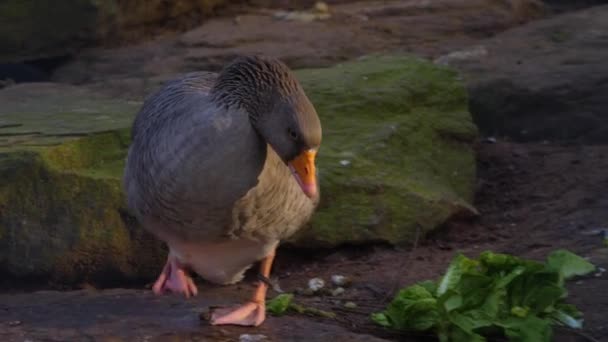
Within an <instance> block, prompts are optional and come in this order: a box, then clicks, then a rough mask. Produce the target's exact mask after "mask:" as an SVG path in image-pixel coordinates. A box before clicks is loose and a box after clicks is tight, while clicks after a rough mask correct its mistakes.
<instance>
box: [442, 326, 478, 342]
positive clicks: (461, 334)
mask: <svg viewBox="0 0 608 342" xmlns="http://www.w3.org/2000/svg"><path fill="white" fill-rule="evenodd" d="M446 341H450V342H485V341H486V339H485V338H484V337H483V336H481V335H479V334H477V333H474V332H472V331H465V330H463V329H461V328H460V327H458V326H456V327H453V328H452V330H451V331H450V334H449V338H448V339H447V340H446Z"/></svg>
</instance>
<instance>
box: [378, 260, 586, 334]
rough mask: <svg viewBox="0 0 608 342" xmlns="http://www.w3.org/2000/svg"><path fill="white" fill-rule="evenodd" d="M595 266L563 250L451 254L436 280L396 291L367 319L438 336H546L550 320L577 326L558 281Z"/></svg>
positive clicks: (574, 311)
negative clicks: (533, 255)
mask: <svg viewBox="0 0 608 342" xmlns="http://www.w3.org/2000/svg"><path fill="white" fill-rule="evenodd" d="M594 270H595V266H594V265H592V264H591V263H589V262H588V261H587V260H585V259H583V258H581V257H579V256H577V255H575V254H573V253H571V252H569V251H566V250H557V251H555V252H553V253H551V254H550V255H549V256H548V258H547V261H546V262H545V263H539V262H536V261H532V260H525V259H521V258H518V257H515V256H511V255H507V254H498V253H493V252H489V251H486V252H484V253H482V254H481V255H480V257H479V258H478V259H470V258H467V257H465V256H464V255H461V254H459V255H457V256H456V257H455V258H454V260H453V261H452V262H451V264H450V265H449V267H448V269H447V271H446V273H445V274H444V275H443V277H441V279H439V281H437V282H434V281H424V282H421V283H417V284H415V285H412V286H409V287H407V288H404V289H402V290H400V291H399V293H398V294H397V295H396V296H395V298H394V299H393V301H392V302H391V303H390V304H389V305H388V306H387V308H386V309H385V310H384V311H382V312H378V313H374V314H372V320H373V321H375V322H376V323H377V324H379V325H382V326H384V327H387V328H391V329H397V330H401V331H434V332H435V333H436V334H437V336H438V337H439V339H440V341H456V342H460V341H462V342H465V341H467V342H468V341H474V342H476V341H485V340H486V339H485V337H484V336H488V335H492V334H496V333H503V334H504V335H506V336H507V337H508V338H509V340H511V341H521V342H542V341H550V340H551V334H552V329H551V326H552V325H553V324H560V325H565V326H568V327H571V328H581V327H582V324H583V319H582V314H581V313H580V312H579V311H578V310H577V309H576V307H574V306H573V305H569V304H566V303H565V298H566V296H567V292H566V289H565V287H564V282H565V281H566V280H567V279H569V278H571V277H574V276H581V275H585V274H588V273H590V272H593V271H594Z"/></svg>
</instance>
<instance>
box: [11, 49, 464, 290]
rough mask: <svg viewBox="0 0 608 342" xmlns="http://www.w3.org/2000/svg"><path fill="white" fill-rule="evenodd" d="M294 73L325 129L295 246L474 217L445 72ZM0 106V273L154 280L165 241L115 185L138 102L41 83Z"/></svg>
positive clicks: (365, 66)
mask: <svg viewBox="0 0 608 342" xmlns="http://www.w3.org/2000/svg"><path fill="white" fill-rule="evenodd" d="M297 74H298V76H299V78H300V79H301V81H302V84H303V86H304V87H305V89H306V91H307V93H308V95H309V96H310V98H311V100H312V101H313V103H314V104H315V106H316V108H317V111H318V112H319V114H320V116H321V120H322V123H323V131H324V132H323V133H324V140H323V145H322V148H321V150H320V152H319V160H318V163H319V173H320V175H319V177H320V181H321V193H322V198H323V200H322V203H321V205H320V208H319V210H318V212H317V213H316V214H315V216H314V218H313V220H312V222H311V224H310V227H309V228H308V229H306V230H305V231H303V232H302V233H301V234H299V235H298V236H297V237H296V238H294V239H293V240H292V241H291V242H292V243H295V244H297V245H300V246H336V245H339V244H344V243H364V242H369V241H386V242H390V243H395V244H397V243H406V242H410V241H412V240H413V239H414V238H415V236H416V235H417V234H418V233H417V232H419V233H420V236H423V234H424V233H426V232H428V231H429V230H431V229H433V228H435V227H437V226H439V225H441V224H442V223H444V222H445V221H446V220H447V219H449V218H450V217H452V216H453V215H457V214H462V213H465V214H471V213H474V212H475V210H474V208H472V207H471V205H470V203H471V201H472V197H473V183H474V180H475V160H474V153H473V150H472V147H471V146H472V142H473V140H474V139H475V137H476V129H475V127H474V125H473V124H472V123H471V118H470V115H469V113H468V111H467V105H466V103H467V99H466V93H465V91H464V88H463V86H462V84H461V83H460V81H459V80H458V79H457V76H456V74H455V73H454V72H453V71H451V70H448V69H444V68H438V67H436V66H434V65H432V64H431V63H429V62H426V61H423V60H419V59H414V58H409V57H368V58H366V59H362V60H359V61H354V62H351V63H347V64H343V65H340V66H335V67H333V68H328V69H314V70H299V71H297ZM0 103H2V107H0V271H3V272H4V274H5V275H11V276H17V277H31V276H38V277H49V276H50V277H52V278H53V279H54V280H55V281H57V282H61V283H67V284H73V283H75V282H79V281H84V280H89V281H93V282H97V283H106V284H108V283H110V282H119V281H125V280H137V279H150V278H152V277H153V276H155V275H156V274H157V272H158V271H159V267H161V265H162V262H163V261H164V260H163V259H164V257H165V254H164V247H163V245H162V244H161V243H160V242H159V241H156V240H155V239H154V238H152V237H151V236H150V235H149V234H147V233H145V232H144V231H143V229H141V227H139V226H138V225H137V223H136V222H135V221H134V220H133V219H132V217H131V216H129V215H128V214H127V210H126V207H125V198H124V194H123V192H122V188H121V175H122V169H123V166H124V159H125V156H126V152H127V148H128V145H129V126H130V124H131V121H132V119H133V116H134V114H135V113H136V111H137V110H138V108H139V106H140V105H141V103H132V102H128V101H125V100H120V99H112V98H107V97H103V96H100V95H97V94H94V93H92V92H91V91H89V90H86V89H85V88H80V87H74V86H68V85H60V84H45V83H39V84H23V85H17V86H13V87H8V88H5V89H3V90H0Z"/></svg>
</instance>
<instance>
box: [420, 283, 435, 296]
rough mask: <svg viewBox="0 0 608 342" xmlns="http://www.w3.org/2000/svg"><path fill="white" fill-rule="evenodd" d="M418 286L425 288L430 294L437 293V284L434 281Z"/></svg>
mask: <svg viewBox="0 0 608 342" xmlns="http://www.w3.org/2000/svg"><path fill="white" fill-rule="evenodd" d="M418 285H420V286H422V287H424V288H425V289H426V290H427V291H429V293H437V282H434V281H432V280H425V281H421V282H419V283H418Z"/></svg>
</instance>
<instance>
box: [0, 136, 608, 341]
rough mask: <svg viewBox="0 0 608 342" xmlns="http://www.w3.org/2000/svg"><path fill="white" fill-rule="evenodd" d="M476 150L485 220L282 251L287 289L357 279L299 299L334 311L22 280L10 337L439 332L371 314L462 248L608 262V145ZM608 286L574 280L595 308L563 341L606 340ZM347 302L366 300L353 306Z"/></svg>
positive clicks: (239, 290)
mask: <svg viewBox="0 0 608 342" xmlns="http://www.w3.org/2000/svg"><path fill="white" fill-rule="evenodd" d="M478 156H479V157H478V159H479V162H478V164H479V174H478V178H479V184H478V186H479V188H478V194H477V201H476V202H477V203H476V205H477V207H478V209H479V210H480V212H481V216H480V217H479V218H478V219H475V220H473V221H470V220H468V221H453V222H451V223H450V224H448V225H446V227H442V228H441V229H440V230H439V231H438V232H437V233H436V234H434V235H433V236H431V237H428V238H425V239H422V238H421V239H420V240H419V241H418V243H417V244H416V245H414V246H405V247H403V248H391V247H387V246H365V247H345V248H343V249H340V250H332V251H318V250H310V251H303V250H291V249H284V250H281V251H279V257H278V260H277V262H276V265H275V270H274V272H273V276H274V277H276V278H278V280H279V283H280V286H281V288H282V289H283V290H284V291H289V292H292V291H295V290H296V289H297V288H305V287H306V284H307V282H308V280H309V279H310V278H312V277H321V278H323V279H325V280H326V281H328V280H329V279H330V277H331V275H333V274H341V275H345V276H348V277H350V278H351V279H352V284H351V285H350V286H349V287H347V288H346V291H345V292H344V293H343V294H341V295H337V296H331V295H327V296H306V295H304V294H301V295H296V297H295V300H296V301H297V302H298V303H300V304H303V305H306V306H309V307H314V308H317V309H322V310H326V311H332V312H335V313H336V314H337V317H336V318H335V319H331V318H322V317H315V316H306V315H298V314H290V315H287V316H283V317H270V318H269V319H268V320H267V321H266V323H265V324H264V326H262V327H260V328H240V327H211V326H209V325H208V324H207V323H206V322H205V321H204V320H201V319H199V316H200V314H201V313H203V312H204V311H205V310H206V309H207V308H208V307H209V306H213V305H229V304H236V303H237V302H239V301H242V300H245V299H246V298H247V297H248V296H249V294H250V291H252V290H253V279H251V277H249V278H247V279H246V280H245V281H244V282H242V283H240V284H238V285H234V286H228V287H215V286H211V285H208V284H204V283H202V284H201V285H200V287H199V289H200V290H201V291H200V294H199V296H198V297H196V298H194V299H189V300H186V299H183V298H178V297H173V296H166V297H155V296H153V295H152V293H151V291H149V290H148V289H145V288H144V287H145V285H143V284H142V285H141V286H140V287H139V288H136V289H102V290H100V289H93V288H86V289H83V290H78V291H35V292H31V291H30V292H23V291H19V289H14V290H12V291H5V292H4V293H2V294H0V341H239V340H241V341H246V340H249V341H255V340H256V339H257V340H263V341H327V340H335V341H344V340H351V341H375V340H383V339H384V340H394V341H397V340H399V341H425V340H431V341H432V339H431V338H430V336H422V335H418V336H416V335H410V334H395V333H391V332H387V331H384V330H382V329H380V328H378V327H376V326H374V325H373V324H372V323H371V322H370V320H369V315H370V313H372V312H375V311H378V310H381V309H382V307H383V306H384V305H386V303H387V302H388V301H390V298H391V294H393V293H394V292H395V291H396V290H397V289H398V288H399V287H402V286H406V285H408V284H411V283H413V282H416V281H420V280H424V279H429V278H435V277H437V276H438V275H440V274H441V273H442V272H443V271H444V270H445V268H446V267H447V265H448V263H449V261H450V259H451V258H452V257H453V256H454V254H455V253H456V252H458V251H462V252H464V253H465V254H467V255H470V256H475V255H476V254H478V253H479V252H481V251H483V250H493V251H498V252H508V253H513V254H516V255H520V256H524V257H529V258H537V259H542V258H544V257H545V256H546V255H547V253H548V252H550V251H552V250H554V249H557V248H567V249H569V250H571V251H573V252H576V253H578V254H580V255H583V256H586V257H589V258H590V260H591V261H592V262H593V263H595V264H596V265H597V266H600V267H603V268H608V247H605V246H604V245H603V244H602V238H601V236H600V231H601V230H602V229H604V228H606V225H607V224H608V197H606V196H605V189H606V188H607V186H608V175H607V174H606V172H605V170H606V168H607V167H608V146H565V145H556V144H517V143H509V142H501V141H499V142H497V143H481V144H480V145H479V151H478ZM160 266H161V265H159V267H160ZM607 288H608V275H606V273H604V274H601V275H597V276H596V275H592V276H589V277H586V278H584V279H581V280H578V281H576V282H573V283H571V284H570V285H569V290H570V301H571V302H572V303H573V304H576V305H577V306H578V307H579V308H580V309H581V310H582V311H583V312H584V314H585V328H584V330H583V331H581V332H573V331H569V330H565V329H562V328H559V329H556V331H555V332H556V333H555V335H556V336H555V340H556V341H607V340H608V321H606V319H605V317H606V316H607V315H608V291H606V289H607ZM274 295H276V293H275V292H272V291H271V292H270V293H269V296H274ZM349 301H352V302H354V303H355V304H356V307H355V308H345V306H344V304H345V303H346V302H349Z"/></svg>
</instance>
